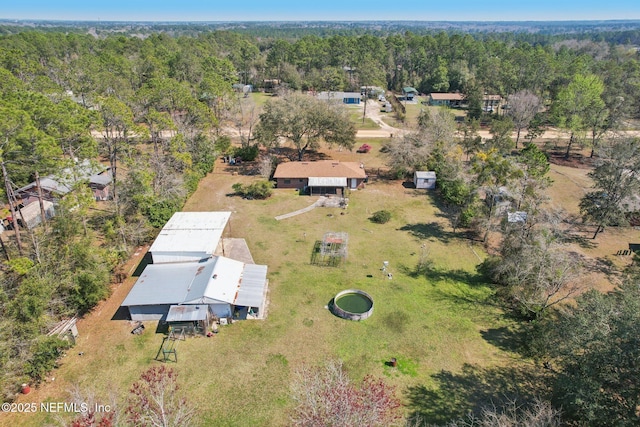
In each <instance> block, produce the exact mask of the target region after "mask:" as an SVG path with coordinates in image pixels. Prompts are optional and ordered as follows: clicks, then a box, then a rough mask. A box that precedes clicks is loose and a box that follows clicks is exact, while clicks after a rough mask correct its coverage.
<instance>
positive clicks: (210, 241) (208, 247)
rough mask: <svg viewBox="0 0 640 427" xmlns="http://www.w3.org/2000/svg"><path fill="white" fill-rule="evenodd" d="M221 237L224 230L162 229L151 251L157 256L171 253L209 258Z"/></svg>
mask: <svg viewBox="0 0 640 427" xmlns="http://www.w3.org/2000/svg"><path fill="white" fill-rule="evenodd" d="M221 238H222V230H162V231H161V232H160V234H158V237H156V240H155V241H154V242H153V244H152V245H151V248H149V252H151V254H152V255H156V256H158V255H162V254H163V253H169V254H177V255H178V256H179V255H183V256H184V257H193V256H196V259H200V258H208V257H210V256H211V255H213V253H214V252H215V250H216V248H217V247H218V242H220V239H221ZM198 256H199V258H198ZM156 262H157V260H156Z"/></svg>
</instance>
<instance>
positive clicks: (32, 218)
mask: <svg viewBox="0 0 640 427" xmlns="http://www.w3.org/2000/svg"><path fill="white" fill-rule="evenodd" d="M42 205H43V207H44V212H45V216H46V217H47V218H51V217H53V216H54V213H55V211H54V207H53V203H52V202H50V201H48V200H43V201H42ZM21 214H22V216H20V215H21ZM16 218H18V219H20V220H22V218H24V221H25V222H26V226H27V227H28V228H33V227H35V226H36V225H38V224H40V223H41V222H42V212H41V211H40V203H39V202H38V201H35V202H31V203H29V204H28V205H27V206H25V207H24V208H20V212H16Z"/></svg>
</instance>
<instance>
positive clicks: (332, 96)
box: [316, 91, 362, 101]
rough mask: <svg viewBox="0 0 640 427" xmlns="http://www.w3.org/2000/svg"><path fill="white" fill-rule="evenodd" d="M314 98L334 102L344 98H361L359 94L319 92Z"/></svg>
mask: <svg viewBox="0 0 640 427" xmlns="http://www.w3.org/2000/svg"><path fill="white" fill-rule="evenodd" d="M316 97H317V98H318V99H320V100H336V101H342V100H343V99H346V98H350V99H353V98H358V99H360V98H362V94H361V93H360V92H333V91H332V92H320V93H318V94H317V95H316Z"/></svg>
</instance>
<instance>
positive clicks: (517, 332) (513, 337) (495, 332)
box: [480, 326, 527, 354]
mask: <svg viewBox="0 0 640 427" xmlns="http://www.w3.org/2000/svg"><path fill="white" fill-rule="evenodd" d="M480 335H482V338H483V339H484V340H485V341H486V342H488V343H490V344H491V345H493V346H495V347H497V348H499V349H501V350H504V351H510V352H517V353H521V354H523V353H526V352H527V343H526V337H525V333H524V331H523V330H522V328H520V327H518V326H511V327H507V326H503V327H501V328H491V329H485V330H482V331H480Z"/></svg>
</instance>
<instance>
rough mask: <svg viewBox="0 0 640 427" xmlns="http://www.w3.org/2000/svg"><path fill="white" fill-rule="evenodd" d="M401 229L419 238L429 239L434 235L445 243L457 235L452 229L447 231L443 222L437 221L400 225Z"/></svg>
mask: <svg viewBox="0 0 640 427" xmlns="http://www.w3.org/2000/svg"><path fill="white" fill-rule="evenodd" d="M398 230H400V231H408V232H409V233H410V234H411V235H413V236H415V237H417V238H418V239H429V238H431V237H434V238H436V239H438V240H441V241H442V242H444V243H448V242H449V241H450V240H451V239H452V238H455V237H456V235H455V234H453V233H452V232H450V231H446V230H445V229H444V227H443V226H442V224H440V223H437V222H430V223H418V224H407V225H404V226H402V227H400V228H399V229H398Z"/></svg>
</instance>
